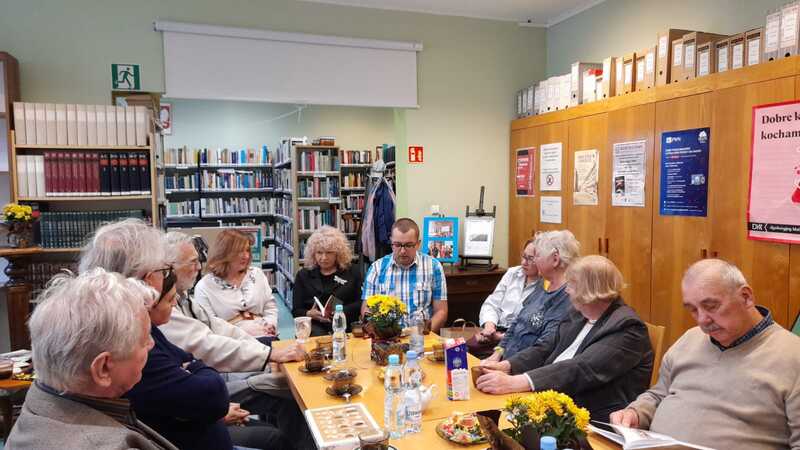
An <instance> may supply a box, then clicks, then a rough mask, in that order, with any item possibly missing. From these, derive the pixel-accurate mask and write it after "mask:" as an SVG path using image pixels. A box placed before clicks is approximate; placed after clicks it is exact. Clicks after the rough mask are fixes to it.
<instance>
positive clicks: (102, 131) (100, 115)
mask: <svg viewBox="0 0 800 450" xmlns="http://www.w3.org/2000/svg"><path fill="white" fill-rule="evenodd" d="M94 109H95V111H96V116H97V145H99V146H101V147H104V146H106V145H108V130H107V129H106V107H105V105H94Z"/></svg>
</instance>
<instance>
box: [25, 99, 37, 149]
mask: <svg viewBox="0 0 800 450" xmlns="http://www.w3.org/2000/svg"><path fill="white" fill-rule="evenodd" d="M25 137H26V139H25V142H26V143H27V144H28V145H35V144H36V105H34V104H33V103H25Z"/></svg>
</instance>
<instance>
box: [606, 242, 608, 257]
mask: <svg viewBox="0 0 800 450" xmlns="http://www.w3.org/2000/svg"><path fill="white" fill-rule="evenodd" d="M606 256H608V238H606Z"/></svg>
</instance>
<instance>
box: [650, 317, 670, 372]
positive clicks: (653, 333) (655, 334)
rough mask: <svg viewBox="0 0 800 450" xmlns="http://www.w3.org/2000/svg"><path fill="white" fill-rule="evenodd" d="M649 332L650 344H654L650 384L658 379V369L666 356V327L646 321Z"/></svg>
mask: <svg viewBox="0 0 800 450" xmlns="http://www.w3.org/2000/svg"><path fill="white" fill-rule="evenodd" d="M645 325H647V334H649V335H650V345H652V346H653V375H652V376H651V377H650V386H653V385H654V384H656V382H657V381H658V369H659V368H661V358H663V357H664V332H665V331H666V330H667V329H666V327H662V326H661V325H653V324H651V323H647V322H645Z"/></svg>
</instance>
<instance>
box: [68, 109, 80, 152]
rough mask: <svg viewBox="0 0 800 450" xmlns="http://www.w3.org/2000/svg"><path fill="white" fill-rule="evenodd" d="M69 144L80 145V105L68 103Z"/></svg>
mask: <svg viewBox="0 0 800 450" xmlns="http://www.w3.org/2000/svg"><path fill="white" fill-rule="evenodd" d="M67 145H72V146H74V145H78V105H67Z"/></svg>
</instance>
